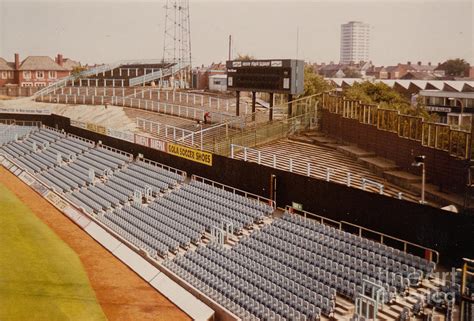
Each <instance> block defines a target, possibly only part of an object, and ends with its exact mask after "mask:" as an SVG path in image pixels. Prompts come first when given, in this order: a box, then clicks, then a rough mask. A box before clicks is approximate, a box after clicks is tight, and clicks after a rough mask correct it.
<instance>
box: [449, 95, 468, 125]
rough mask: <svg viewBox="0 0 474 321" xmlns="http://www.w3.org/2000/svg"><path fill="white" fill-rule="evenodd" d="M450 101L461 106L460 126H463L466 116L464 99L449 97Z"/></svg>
mask: <svg viewBox="0 0 474 321" xmlns="http://www.w3.org/2000/svg"><path fill="white" fill-rule="evenodd" d="M448 100H450V101H459V103H460V104H461V123H460V124H459V126H461V125H462V121H463V116H464V115H463V114H464V103H463V102H462V99H460V98H454V97H449V98H448Z"/></svg>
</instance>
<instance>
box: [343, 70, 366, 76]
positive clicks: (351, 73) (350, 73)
mask: <svg viewBox="0 0 474 321" xmlns="http://www.w3.org/2000/svg"><path fill="white" fill-rule="evenodd" d="M342 72H343V73H344V75H345V76H344V77H345V78H360V77H362V75H361V74H360V72H358V71H357V70H355V69H354V68H344V70H342Z"/></svg>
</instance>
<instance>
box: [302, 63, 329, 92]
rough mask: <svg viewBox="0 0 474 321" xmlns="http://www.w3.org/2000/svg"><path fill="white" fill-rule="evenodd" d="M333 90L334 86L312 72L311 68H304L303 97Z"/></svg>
mask: <svg viewBox="0 0 474 321" xmlns="http://www.w3.org/2000/svg"><path fill="white" fill-rule="evenodd" d="M332 89H334V86H333V85H332V84H331V83H329V82H328V81H326V80H325V79H324V78H323V77H322V76H320V75H318V74H317V73H315V72H314V70H313V68H312V67H311V66H305V68H304V93H303V97H304V96H311V95H315V94H320V93H323V92H325V91H329V90H332Z"/></svg>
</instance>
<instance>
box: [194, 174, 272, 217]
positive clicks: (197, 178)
mask: <svg viewBox="0 0 474 321" xmlns="http://www.w3.org/2000/svg"><path fill="white" fill-rule="evenodd" d="M191 180H193V181H198V182H202V183H205V184H208V185H211V186H212V187H215V188H219V189H222V190H225V191H228V192H231V193H232V194H237V195H241V196H244V197H246V198H251V199H255V200H257V201H259V202H262V203H266V204H268V205H270V206H271V207H272V208H273V209H274V210H275V209H276V203H275V201H273V200H271V199H269V198H267V197H263V196H260V195H257V194H253V193H250V192H247V191H243V190H241V189H238V188H235V187H232V186H229V185H225V184H222V183H219V182H216V181H213V180H211V179H208V178H205V177H202V176H198V175H194V174H193V175H192V176H191Z"/></svg>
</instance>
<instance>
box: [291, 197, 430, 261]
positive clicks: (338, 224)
mask: <svg viewBox="0 0 474 321" xmlns="http://www.w3.org/2000/svg"><path fill="white" fill-rule="evenodd" d="M285 210H286V211H287V212H289V213H293V214H298V215H301V216H304V217H305V218H310V219H314V220H317V221H319V222H321V223H322V224H326V225H329V226H332V227H335V228H337V229H339V230H342V231H345V232H347V231H346V230H347V226H349V227H351V228H352V229H354V228H355V229H356V231H357V233H352V232H350V233H352V234H356V235H358V236H360V237H364V232H369V233H370V234H371V236H373V235H376V236H377V237H378V242H379V243H381V244H385V245H387V244H386V241H387V240H391V241H396V242H398V243H400V244H401V245H402V249H403V252H404V253H409V251H408V250H409V249H410V247H412V248H416V249H418V250H422V251H423V252H424V253H425V254H426V253H427V254H428V255H427V259H428V261H431V262H435V263H436V264H438V263H439V252H438V251H436V250H434V249H431V248H428V247H425V246H422V245H419V244H416V243H412V242H409V241H406V240H402V239H400V238H397V237H394V236H390V235H387V234H385V233H382V232H378V231H375V230H371V229H369V228H365V227H363V226H360V225H357V224H353V223H349V222H346V221H336V220H332V219H329V218H326V217H323V216H320V215H317V214H314V213H311V212H306V211H302V210H297V209H295V208H293V207H291V206H289V205H287V206H286V207H285ZM327 222H330V224H327ZM345 227H346V228H345ZM388 246H390V247H393V245H388ZM425 258H426V257H425Z"/></svg>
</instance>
